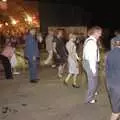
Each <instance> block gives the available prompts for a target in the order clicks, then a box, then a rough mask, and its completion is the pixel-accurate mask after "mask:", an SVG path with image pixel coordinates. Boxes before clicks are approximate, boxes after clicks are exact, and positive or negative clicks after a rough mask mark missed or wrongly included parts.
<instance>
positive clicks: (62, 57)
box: [53, 30, 67, 78]
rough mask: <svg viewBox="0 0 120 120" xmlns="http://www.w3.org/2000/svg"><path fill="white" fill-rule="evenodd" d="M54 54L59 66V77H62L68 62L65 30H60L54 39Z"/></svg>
mask: <svg viewBox="0 0 120 120" xmlns="http://www.w3.org/2000/svg"><path fill="white" fill-rule="evenodd" d="M53 55H54V59H55V63H56V65H57V67H58V77H59V78H62V75H63V71H64V67H65V63H66V62H67V51H66V48H65V40H64V36H63V30H58V32H57V36H56V37H55V38H54V40H53Z"/></svg>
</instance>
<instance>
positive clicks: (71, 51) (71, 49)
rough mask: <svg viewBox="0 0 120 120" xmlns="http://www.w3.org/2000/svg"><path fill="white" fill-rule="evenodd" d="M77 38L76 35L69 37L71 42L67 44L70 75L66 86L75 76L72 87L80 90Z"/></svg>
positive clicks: (65, 82)
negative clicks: (78, 82) (78, 83)
mask: <svg viewBox="0 0 120 120" xmlns="http://www.w3.org/2000/svg"><path fill="white" fill-rule="evenodd" d="M75 41H76V36H75V35H74V34H70V35H69V41H68V42H67V43H66V49H67V51H68V69H69V74H68V76H67V78H66V79H65V81H64V84H65V85H68V81H69V79H70V78H71V76H72V75H73V84H72V86H73V87H74V88H79V87H80V86H79V85H77V82H76V80H77V76H78V74H79V63H78V61H79V60H80V59H79V57H78V55H77V51H76V45H75Z"/></svg>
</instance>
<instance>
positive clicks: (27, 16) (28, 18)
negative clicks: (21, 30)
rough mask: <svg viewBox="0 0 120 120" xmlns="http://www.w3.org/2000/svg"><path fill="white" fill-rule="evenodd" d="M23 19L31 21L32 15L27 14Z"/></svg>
mask: <svg viewBox="0 0 120 120" xmlns="http://www.w3.org/2000/svg"><path fill="white" fill-rule="evenodd" d="M25 21H28V23H29V24H30V23H32V17H31V16H29V15H26V18H25Z"/></svg>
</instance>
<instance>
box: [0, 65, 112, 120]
mask: <svg viewBox="0 0 120 120" xmlns="http://www.w3.org/2000/svg"><path fill="white" fill-rule="evenodd" d="M101 76H102V75H101ZM1 79H2V80H0V120H109V115H110V113H111V109H110V105H109V102H108V97H107V94H106V90H105V87H104V77H100V88H99V95H98V96H97V100H98V102H97V103H96V104H94V105H86V104H84V98H85V92H86V81H85V78H84V75H81V76H79V81H78V82H80V85H81V87H80V88H78V89H75V88H72V87H71V82H70V83H69V87H68V88H67V87H65V86H64V85H63V83H62V81H60V80H59V79H58V78H57V76H56V70H55V69H52V68H49V67H44V68H43V67H41V70H40V81H39V83H38V84H31V83H29V81H28V77H27V73H26V72H22V73H21V75H17V76H15V79H14V80H10V81H8V80H3V77H2V78H1Z"/></svg>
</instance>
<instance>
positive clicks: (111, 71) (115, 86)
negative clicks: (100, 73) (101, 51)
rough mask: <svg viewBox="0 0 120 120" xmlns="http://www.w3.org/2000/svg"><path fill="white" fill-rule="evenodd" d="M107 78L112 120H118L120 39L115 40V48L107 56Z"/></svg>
mask: <svg viewBox="0 0 120 120" xmlns="http://www.w3.org/2000/svg"><path fill="white" fill-rule="evenodd" d="M106 78H107V89H108V95H109V100H110V103H111V107H112V115H111V119H110V120H118V118H119V116H120V39H117V40H116V41H115V42H114V48H113V49H112V50H111V51H110V52H109V53H108V55H107V57H106Z"/></svg>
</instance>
